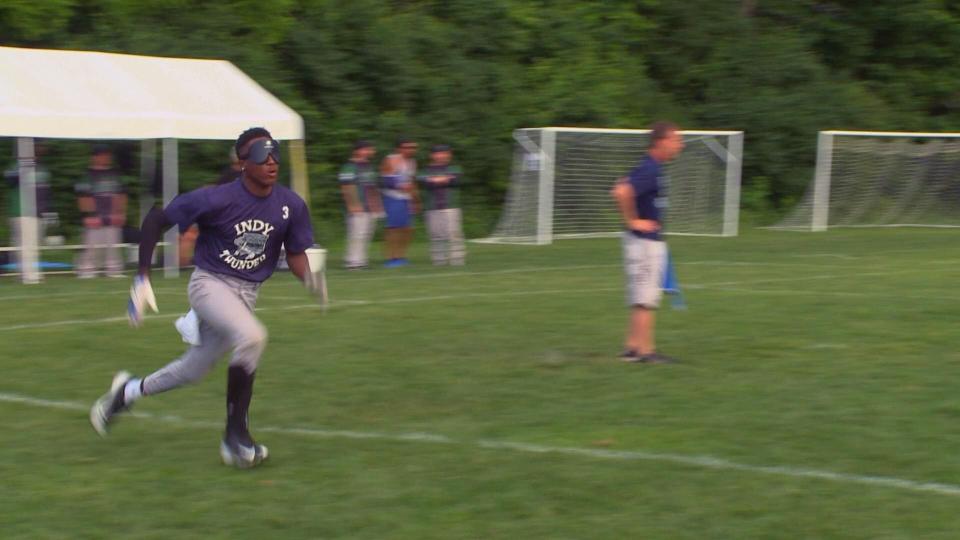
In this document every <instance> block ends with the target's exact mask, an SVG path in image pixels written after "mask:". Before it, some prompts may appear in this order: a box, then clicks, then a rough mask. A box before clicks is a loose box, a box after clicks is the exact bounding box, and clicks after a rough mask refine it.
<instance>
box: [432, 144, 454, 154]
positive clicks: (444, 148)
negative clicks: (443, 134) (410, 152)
mask: <svg viewBox="0 0 960 540" xmlns="http://www.w3.org/2000/svg"><path fill="white" fill-rule="evenodd" d="M449 151H450V145H449V144H435V145H433V146H431V147H430V153H431V154H432V153H435V152H449Z"/></svg>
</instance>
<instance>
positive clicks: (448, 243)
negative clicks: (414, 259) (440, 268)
mask: <svg viewBox="0 0 960 540" xmlns="http://www.w3.org/2000/svg"><path fill="white" fill-rule="evenodd" d="M461 222H462V214H461V212H460V209H459V208H447V209H444V210H428V211H427V230H428V231H430V258H431V259H433V264H453V265H462V264H463V263H464V258H465V257H466V255H467V250H466V248H465V247H464V245H463V227H462V225H461Z"/></svg>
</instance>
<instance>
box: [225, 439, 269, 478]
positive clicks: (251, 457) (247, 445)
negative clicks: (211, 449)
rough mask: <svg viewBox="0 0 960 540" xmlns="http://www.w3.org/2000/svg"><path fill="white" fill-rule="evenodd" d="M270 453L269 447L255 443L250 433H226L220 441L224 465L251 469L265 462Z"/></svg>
mask: <svg viewBox="0 0 960 540" xmlns="http://www.w3.org/2000/svg"><path fill="white" fill-rule="evenodd" d="M269 455H270V452H269V451H268V450H267V447H266V446H264V445H262V444H257V443H255V442H254V441H253V438H252V437H250V434H249V433H242V434H234V433H226V434H224V436H223V440H221V441H220V458H221V459H222V460H223V463H224V465H230V466H232V467H236V468H238V469H249V468H252V467H256V466H257V465H259V464H261V463H263V461H264V460H266V459H267V456H269Z"/></svg>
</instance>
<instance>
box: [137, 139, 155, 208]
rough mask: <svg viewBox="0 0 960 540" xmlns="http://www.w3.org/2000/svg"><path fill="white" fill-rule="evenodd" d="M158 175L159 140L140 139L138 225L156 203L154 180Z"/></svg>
mask: <svg viewBox="0 0 960 540" xmlns="http://www.w3.org/2000/svg"><path fill="white" fill-rule="evenodd" d="M156 176H157V141H156V139H144V140H142V141H140V189H141V191H140V219H139V221H138V222H137V225H139V224H141V223H143V219H144V218H145V217H147V213H148V212H149V211H150V209H151V208H152V207H153V203H154V192H153V188H154V180H155V179H156Z"/></svg>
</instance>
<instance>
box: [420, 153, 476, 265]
mask: <svg viewBox="0 0 960 540" xmlns="http://www.w3.org/2000/svg"><path fill="white" fill-rule="evenodd" d="M452 159H453V152H452V151H451V150H450V147H449V146H447V145H445V144H438V145H435V146H434V147H433V148H431V149H430V164H429V165H427V167H426V168H425V169H424V170H423V171H422V172H421V173H420V175H419V176H418V177H417V180H419V182H420V185H421V186H422V187H423V189H424V198H423V209H424V213H425V214H424V215H425V216H426V221H427V230H428V231H429V232H430V257H431V259H433V264H435V265H442V264H452V265H457V266H459V265H462V264H463V263H464V258H465V257H466V250H465V248H464V245H463V226H462V221H463V216H462V214H461V211H460V202H459V199H460V197H459V193H458V192H459V191H460V186H461V182H462V172H461V171H460V167H458V166H456V165H453V164H451V161H452Z"/></svg>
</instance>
